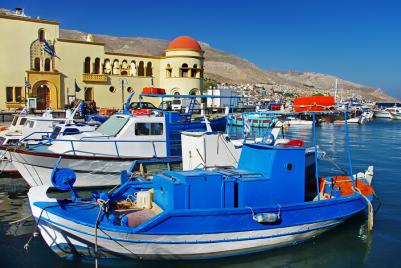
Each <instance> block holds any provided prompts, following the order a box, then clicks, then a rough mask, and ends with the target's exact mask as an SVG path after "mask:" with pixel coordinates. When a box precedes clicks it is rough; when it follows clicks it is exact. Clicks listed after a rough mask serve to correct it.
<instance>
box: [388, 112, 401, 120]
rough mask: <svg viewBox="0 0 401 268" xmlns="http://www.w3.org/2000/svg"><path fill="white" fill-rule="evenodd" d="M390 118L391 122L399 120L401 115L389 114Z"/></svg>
mask: <svg viewBox="0 0 401 268" xmlns="http://www.w3.org/2000/svg"><path fill="white" fill-rule="evenodd" d="M390 117H391V119H393V120H401V114H400V113H393V112H390Z"/></svg>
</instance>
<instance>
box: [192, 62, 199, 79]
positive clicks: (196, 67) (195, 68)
mask: <svg viewBox="0 0 401 268" xmlns="http://www.w3.org/2000/svg"><path fill="white" fill-rule="evenodd" d="M197 70H198V65H196V64H194V67H193V68H192V69H191V77H196V72H197Z"/></svg>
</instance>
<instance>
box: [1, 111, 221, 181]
mask: <svg viewBox="0 0 401 268" xmlns="http://www.w3.org/2000/svg"><path fill="white" fill-rule="evenodd" d="M211 125H212V128H213V127H217V126H221V125H222V126H225V117H222V118H219V119H215V120H211ZM191 129H192V130H198V131H199V130H200V131H202V130H204V129H205V124H204V123H203V122H202V121H195V122H192V121H191V120H189V121H188V118H187V117H186V116H184V115H181V114H180V113H178V112H163V111H150V110H148V109H140V110H134V113H133V114H115V115H113V116H112V117H110V119H108V120H107V121H106V122H105V123H103V124H102V125H101V126H100V127H99V128H97V129H96V131H93V132H83V133H79V134H72V135H69V136H68V137H66V136H62V137H57V138H55V139H51V141H50V143H51V145H39V146H38V145H36V146H28V147H27V148H26V147H16V148H13V149H12V150H10V151H9V153H10V155H11V159H12V163H13V165H14V166H15V167H16V168H17V169H18V171H19V172H20V174H21V175H22V177H23V178H24V179H25V181H26V182H27V183H28V184H29V185H30V186H37V185H50V175H51V172H52V170H53V167H54V165H55V163H56V162H57V160H58V159H59V157H62V161H61V163H60V166H61V167H68V168H71V169H73V170H74V171H75V172H76V173H77V176H78V180H77V186H78V187H85V186H107V185H116V184H118V183H119V180H118V178H117V179H116V175H118V174H119V173H120V171H121V170H128V169H129V167H130V166H131V164H132V162H133V161H134V160H137V159H151V158H168V157H172V156H179V155H180V154H181V147H180V146H181V143H180V138H181V137H180V132H181V131H182V130H191Z"/></svg>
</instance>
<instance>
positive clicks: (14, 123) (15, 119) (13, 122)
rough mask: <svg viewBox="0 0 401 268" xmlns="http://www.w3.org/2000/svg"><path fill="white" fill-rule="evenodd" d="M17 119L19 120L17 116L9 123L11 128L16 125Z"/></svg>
mask: <svg viewBox="0 0 401 268" xmlns="http://www.w3.org/2000/svg"><path fill="white" fill-rule="evenodd" d="M18 118H19V116H18V115H16V116H14V118H13V121H12V122H11V125H12V126H15V125H16V124H17V121H18Z"/></svg>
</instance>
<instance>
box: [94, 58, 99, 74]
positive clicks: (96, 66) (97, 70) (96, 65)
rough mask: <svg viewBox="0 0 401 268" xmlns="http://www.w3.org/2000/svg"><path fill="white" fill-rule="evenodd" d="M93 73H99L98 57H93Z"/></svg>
mask: <svg viewBox="0 0 401 268" xmlns="http://www.w3.org/2000/svg"><path fill="white" fill-rule="evenodd" d="M93 73H95V74H100V59H99V58H96V59H95V69H94V70H93Z"/></svg>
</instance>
